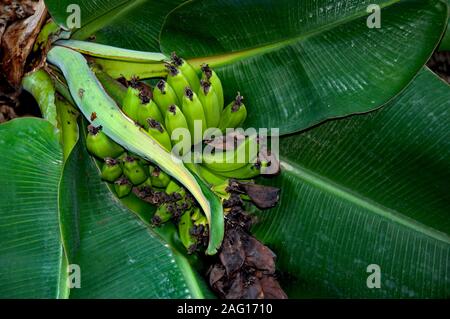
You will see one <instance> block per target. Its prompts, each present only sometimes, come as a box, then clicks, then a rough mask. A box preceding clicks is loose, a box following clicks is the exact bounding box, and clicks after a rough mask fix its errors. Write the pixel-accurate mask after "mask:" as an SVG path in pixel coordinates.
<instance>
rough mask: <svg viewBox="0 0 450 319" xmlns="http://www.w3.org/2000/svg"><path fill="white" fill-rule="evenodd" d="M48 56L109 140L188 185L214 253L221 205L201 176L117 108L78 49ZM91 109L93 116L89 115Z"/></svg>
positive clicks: (220, 234)
mask: <svg viewBox="0 0 450 319" xmlns="http://www.w3.org/2000/svg"><path fill="white" fill-rule="evenodd" d="M47 60H48V62H49V63H52V64H54V65H55V66H57V67H58V68H59V69H60V70H61V71H62V72H63V74H64V76H65V78H66V80H67V84H68V87H69V90H70V93H71V95H72V97H73V99H74V101H75V103H76V104H77V106H78V107H79V108H80V110H81V112H82V113H83V115H84V116H85V117H86V118H87V119H88V121H90V122H91V123H92V124H93V125H96V126H100V125H101V126H102V127H103V128H104V132H105V134H107V135H108V136H109V137H110V138H111V139H112V140H114V141H115V142H117V143H118V144H120V145H122V146H124V147H125V148H126V149H127V150H129V151H131V152H132V153H135V154H137V155H138V156H140V157H142V158H144V159H146V160H148V161H151V162H154V163H156V164H157V165H158V166H159V167H161V168H162V169H163V170H165V171H166V172H167V173H169V174H170V175H171V176H172V177H174V178H175V179H177V180H178V181H179V182H180V183H182V184H183V185H184V186H185V187H186V188H187V189H189V191H190V192H191V194H192V195H193V196H194V197H195V198H196V199H197V201H198V203H199V204H200V206H201V207H202V209H203V211H204V212H205V215H206V216H207V218H208V221H209V225H210V231H209V234H210V237H209V243H208V248H207V250H206V253H207V254H209V255H213V254H215V253H216V252H217V249H218V248H219V247H220V245H221V243H222V239H223V233H224V220H223V208H222V205H221V203H220V201H219V199H218V198H217V197H216V196H215V195H214V194H213V193H212V192H211V191H210V190H209V189H208V187H207V186H206V185H205V184H204V183H203V182H202V181H201V180H200V179H198V178H196V177H195V176H194V175H192V174H191V173H190V172H189V171H188V170H187V169H186V168H185V167H184V165H183V164H182V163H180V162H176V161H175V160H174V158H173V157H172V156H171V154H170V153H169V152H167V151H166V150H165V149H164V148H163V147H162V146H161V145H160V144H159V143H158V142H156V141H154V140H153V139H152V138H151V137H149V136H148V134H146V132H144V131H143V129H141V128H139V127H137V126H136V125H135V124H134V123H133V122H132V121H131V120H130V119H128V118H127V117H126V116H125V115H124V114H123V113H122V112H121V111H120V109H119V108H118V106H117V105H116V103H115V102H114V101H113V100H112V98H111V97H109V96H108V95H107V94H106V93H105V91H104V90H103V88H102V86H101V84H100V83H99V81H98V80H97V78H96V77H95V76H94V74H93V72H92V71H91V70H90V68H89V66H88V64H87V61H86V59H85V58H84V57H83V56H82V55H81V54H80V53H78V52H76V51H73V50H71V49H68V48H64V47H61V46H56V47H54V48H53V49H52V50H50V52H49V53H48V56H47ZM94 113H95V114H96V117H95V119H93V117H92V114H94Z"/></svg>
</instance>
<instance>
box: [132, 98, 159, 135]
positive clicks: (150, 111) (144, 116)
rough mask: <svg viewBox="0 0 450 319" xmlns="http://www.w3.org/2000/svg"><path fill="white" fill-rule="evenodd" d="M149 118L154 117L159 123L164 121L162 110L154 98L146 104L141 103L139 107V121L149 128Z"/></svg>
mask: <svg viewBox="0 0 450 319" xmlns="http://www.w3.org/2000/svg"><path fill="white" fill-rule="evenodd" d="M149 118H151V119H154V120H156V121H158V122H159V123H162V121H163V117H162V114H161V111H160V110H159V107H158V105H156V103H155V102H154V101H153V100H151V101H150V102H149V103H145V104H143V103H141V104H140V105H139V109H138V114H137V119H138V123H139V124H140V125H142V126H143V127H144V128H145V129H148V127H149V123H148V121H147V120H148V119H149Z"/></svg>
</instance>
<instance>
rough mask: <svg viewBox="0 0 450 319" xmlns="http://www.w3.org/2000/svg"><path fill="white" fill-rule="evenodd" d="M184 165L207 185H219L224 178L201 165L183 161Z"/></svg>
mask: <svg viewBox="0 0 450 319" xmlns="http://www.w3.org/2000/svg"><path fill="white" fill-rule="evenodd" d="M184 165H185V166H186V167H187V168H188V169H189V170H191V171H192V172H194V173H195V174H196V175H197V176H199V177H200V178H201V179H203V180H204V181H205V182H206V183H207V184H209V186H212V185H220V184H222V183H223V182H225V180H226V178H224V177H223V176H220V175H217V174H215V173H213V172H212V171H210V170H209V169H207V168H206V167H205V166H203V165H199V164H194V163H185V164H184Z"/></svg>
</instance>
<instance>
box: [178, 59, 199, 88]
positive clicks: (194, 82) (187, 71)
mask: <svg viewBox="0 0 450 319" xmlns="http://www.w3.org/2000/svg"><path fill="white" fill-rule="evenodd" d="M171 58H172V64H173V65H175V66H176V67H177V68H178V69H179V70H180V71H181V73H183V75H184V76H185V77H186V79H187V80H188V82H189V86H190V87H191V88H192V89H193V90H194V91H195V92H198V90H199V88H200V82H199V79H198V76H197V73H196V72H195V70H194V68H193V67H192V66H191V65H190V64H189V63H188V62H186V61H185V60H183V59H182V58H180V57H178V56H177V55H176V53H175V52H172V55H171Z"/></svg>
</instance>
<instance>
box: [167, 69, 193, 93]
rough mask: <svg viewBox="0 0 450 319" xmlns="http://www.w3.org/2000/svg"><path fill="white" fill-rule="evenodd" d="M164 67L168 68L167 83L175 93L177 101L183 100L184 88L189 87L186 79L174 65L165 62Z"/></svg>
mask: <svg viewBox="0 0 450 319" xmlns="http://www.w3.org/2000/svg"><path fill="white" fill-rule="evenodd" d="M166 68H167V69H168V70H169V74H168V75H167V83H169V85H170V86H171V87H172V88H173V90H174V91H175V94H176V95H177V98H178V101H180V102H181V101H182V100H183V96H184V90H185V89H186V88H187V87H190V85H189V82H188V80H187V79H186V77H185V76H184V75H183V73H182V72H181V71H180V70H179V69H178V68H177V67H176V66H174V65H172V64H166Z"/></svg>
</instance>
